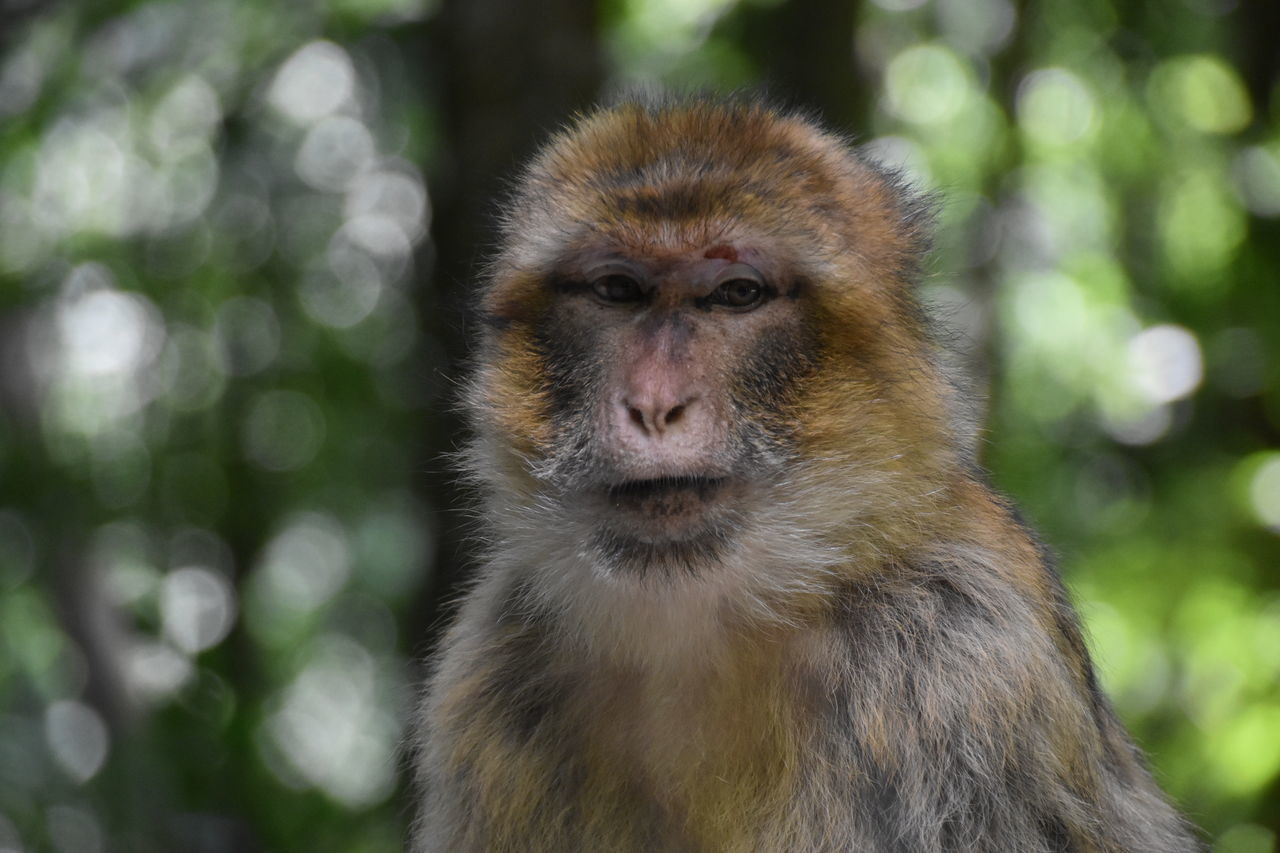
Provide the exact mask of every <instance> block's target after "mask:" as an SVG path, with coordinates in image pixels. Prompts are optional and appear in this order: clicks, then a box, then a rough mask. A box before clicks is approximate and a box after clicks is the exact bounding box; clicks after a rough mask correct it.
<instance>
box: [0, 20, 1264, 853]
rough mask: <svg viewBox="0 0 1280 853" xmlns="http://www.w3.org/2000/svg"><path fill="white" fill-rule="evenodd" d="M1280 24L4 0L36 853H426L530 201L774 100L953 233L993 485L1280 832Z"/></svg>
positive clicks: (1121, 658) (1160, 767)
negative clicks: (471, 539)
mask: <svg viewBox="0 0 1280 853" xmlns="http://www.w3.org/2000/svg"><path fill="white" fill-rule="evenodd" d="M1278 70H1280V4H1277V3H1275V2H1270V0H1166V2H1160V3H1151V2H1137V0H1043V2H1028V0H790V2H787V0H599V2H593V1H592V0H541V2H537V3H532V2H520V0H298V2H287V3H271V2H261V0H201V2H176V0H150V2H138V0H99V2H92V3H88V2H84V3H80V2H70V0H63V1H62V2H59V0H0V851H3V853H17V852H18V851H46V850H48V851H58V853H98V851H127V853H151V851H156V852H157V853H159V851H177V850H181V851H196V853H201V851H208V853H222V852H223V851H268V850H270V851H316V852H317V853H325V852H326V851H342V853H352V852H353V851H354V853H365V852H366V851H367V853H375V851H376V853H383V852H384V851H385V853H391V851H397V850H400V849H401V848H402V838H403V835H404V830H405V825H406V819H407V816H408V814H409V812H410V806H409V799H408V796H407V791H408V788H407V782H406V774H405V768H404V761H403V759H402V758H401V757H400V753H399V744H400V742H401V740H402V738H403V736H404V733H405V727H406V719H407V717H408V714H409V712H410V709H411V707H412V704H413V699H414V694H415V689H416V687H415V685H416V682H417V680H418V678H419V677H420V674H421V671H422V661H423V660H424V658H425V657H426V655H427V654H428V653H429V651H430V649H431V645H432V642H433V639H434V637H435V636H436V635H437V634H438V633H439V630H440V627H441V624H442V621H443V620H444V619H445V618H447V611H448V608H447V602H448V601H449V599H450V597H451V595H453V594H454V593H456V589H457V586H456V584H457V581H458V578H459V576H460V572H464V571H465V566H466V554H467V550H468V547H467V542H466V541H465V540H464V538H463V537H462V536H461V535H460V534H459V532H458V522H459V520H460V517H461V513H460V511H459V510H460V507H463V506H464V502H465V499H464V497H463V496H460V495H459V494H457V492H456V490H455V487H454V485H453V484H452V482H451V480H450V478H449V475H448V463H447V462H446V461H444V460H443V459H442V454H445V453H447V452H448V451H449V450H450V449H452V448H454V447H456V446H457V443H458V441H459V440H460V436H461V426H460V424H459V423H458V422H457V420H456V418H455V417H454V416H453V414H451V412H450V410H449V405H448V401H449V395H450V388H451V384H450V383H451V379H450V377H451V376H454V375H456V372H457V369H458V362H459V359H460V358H461V356H462V353H463V351H464V342H465V338H466V330H465V328H464V324H463V321H462V316H461V313H460V311H459V310H458V305H459V296H460V295H461V294H462V293H463V292H464V291H465V288H466V283H467V281H468V280H469V279H470V278H471V276H472V272H473V270H474V269H475V266H476V264H477V261H478V259H482V258H483V253H484V250H485V246H486V240H487V239H488V235H489V233H490V231H489V227H488V224H489V222H490V217H491V214H492V211H493V209H494V202H493V199H494V198H495V195H496V194H497V193H499V192H500V191H501V188H502V187H503V185H504V183H503V182H504V180H506V179H507V178H509V176H510V175H511V174H512V172H513V170H514V169H515V168H516V167H517V165H518V164H519V163H520V162H521V160H522V158H524V157H525V156H526V155H527V154H528V152H529V151H530V148H531V146H532V145H534V144H535V143H536V141H537V140H539V139H541V138H543V137H544V135H545V134H546V133H547V132H548V131H549V130H552V129H554V128H555V127H557V126H558V125H560V124H561V123H562V122H563V121H565V119H566V118H567V117H568V116H569V115H571V114H572V112H573V110H575V109H579V108H582V107H584V106H586V105H589V104H590V103H592V102H593V101H594V100H596V99H597V98H599V97H601V96H603V95H607V94H609V93H610V92H614V91H617V90H619V89H623V88H625V87H627V86H634V85H637V84H650V85H652V84H662V85H668V86H677V87H712V88H716V89H728V88H735V87H750V88H759V87H761V86H763V87H766V88H767V90H768V91H770V92H772V93H773V95H774V96H775V97H776V98H777V99H779V100H780V101H782V102H784V103H790V104H798V105H804V106H807V107H810V108H813V109H815V110H817V111H818V112H819V113H820V114H821V115H823V116H825V118H826V120H827V121H828V123H829V124H831V125H832V126H834V127H835V128H837V129H840V130H842V131H847V132H850V133H852V134H855V135H856V137H857V139H858V140H859V142H860V143H862V144H865V145H867V146H868V147H869V149H870V150H871V151H872V152H873V153H874V155H875V156H876V157H878V158H880V159H881V160H883V161H885V162H887V163H889V164H892V165H894V166H896V167H898V168H901V169H903V170H905V171H906V172H907V173H908V174H909V175H910V176H911V177H912V179H913V180H914V181H915V183H916V184H917V185H918V186H919V187H920V188H921V189H923V190H927V191H931V192H936V193H937V194H938V197H939V200H940V208H939V210H940V225H939V234H940V238H939V241H938V245H937V248H936V250H935V252H934V255H933V257H932V258H931V260H930V263H929V274H928V276H927V279H926V281H925V282H924V292H925V296H926V298H927V299H928V300H929V301H930V302H931V303H932V304H933V305H934V306H935V307H936V309H937V310H938V312H939V313H940V314H941V316H942V317H943V318H944V320H945V322H946V327H947V329H948V330H949V331H948V337H949V338H951V339H952V344H953V348H954V350H955V352H956V353H957V356H958V357H959V358H960V359H962V360H963V361H965V362H967V363H968V364H969V366H970V369H971V370H972V371H973V372H974V375H975V376H976V377H977V385H978V387H979V389H980V390H981V391H982V392H983V395H984V399H985V400H986V408H987V411H986V417H987V420H988V422H989V425H990V430H989V432H988V434H987V436H986V440H985V445H984V456H985V459H986V461H987V463H988V464H989V465H990V466H991V467H992V468H993V470H994V475H995V479H996V481H997V483H998V484H999V485H1000V487H1001V488H1003V489H1005V490H1006V491H1008V492H1009V493H1011V494H1012V495H1013V496H1014V497H1015V498H1016V499H1017V500H1018V501H1019V502H1020V503H1021V504H1022V506H1023V507H1024V509H1025V510H1026V511H1027V514H1028V515H1029V516H1030V518H1031V519H1032V520H1033V521H1034V523H1035V524H1036V525H1037V526H1038V527H1039V528H1040V529H1041V530H1042V531H1043V533H1044V535H1045V537H1046V539H1047V540H1048V541H1049V542H1050V543H1051V544H1052V545H1053V546H1054V547H1055V548H1056V549H1057V550H1058V551H1059V552H1060V553H1061V554H1063V561H1062V562H1063V570H1064V573H1065V575H1066V577H1067V581H1068V583H1069V584H1070V586H1071V587H1072V589H1073V590H1074V592H1075V594H1076V596H1077V597H1078V599H1079V601H1080V605H1081V608H1082V611H1083V614H1084V617H1085V620H1086V622H1087V626H1088V630H1089V633H1090V635H1091V640H1092V644H1093V647H1094V649H1095V651H1096V654H1097V657H1098V659H1099V663H1100V667H1101V671H1102V674H1103V678H1104V681H1105V683H1106V685H1107V687H1108V689H1109V690H1110V691H1111V693H1112V695H1113V696H1114V697H1115V699H1116V703H1117V705H1118V708H1119V711H1120V714H1121V716H1122V717H1123V718H1124V719H1125V720H1126V721H1127V722H1128V724H1129V725H1130V726H1131V727H1132V729H1133V731H1134V733H1135V734H1136V736H1137V738H1138V740H1139V741H1140V742H1141V743H1142V744H1143V745H1144V746H1145V747H1146V748H1147V749H1148V750H1149V751H1150V752H1151V754H1152V757H1153V762H1154V764H1155V766H1156V770H1157V773H1158V775H1159V777H1160V778H1161V780H1162V781H1163V782H1164V784H1165V785H1166V787H1167V788H1168V790H1169V791H1170V792H1171V794H1172V795H1173V796H1174V797H1175V798H1176V799H1177V800H1178V801H1179V803H1180V804H1181V805H1182V807H1183V808H1184V809H1185V810H1186V811H1187V812H1188V813H1189V814H1190V815H1191V816H1192V818H1193V819H1194V820H1195V821H1196V822H1197V823H1198V824H1200V825H1201V826H1202V827H1204V830H1205V832H1206V834H1207V836H1208V837H1209V838H1211V839H1212V840H1213V845H1214V849H1215V850H1217V851H1229V853H1263V851H1273V850H1276V849H1277V848H1276V839H1277V833H1278V832H1280V571H1277V566H1278V561H1280V538H1278V537H1280V449H1278V445H1280V275H1278V274H1277V272H1276V271H1277V270H1278V269H1280V117H1278V116H1280V110H1278V109H1277V108H1278V107H1280V87H1278V85H1277V81H1278V76H1277V75H1278Z"/></svg>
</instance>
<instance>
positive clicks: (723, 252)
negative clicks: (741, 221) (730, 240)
mask: <svg viewBox="0 0 1280 853" xmlns="http://www.w3.org/2000/svg"><path fill="white" fill-rule="evenodd" d="M702 257H704V258H707V259H709V260H710V259H712V258H719V259H720V260H722V261H729V262H730V263H735V264H736V263H737V262H738V250H737V249H735V248H733V247H732V246H726V245H723V244H722V245H719V246H712V247H711V248H710V249H707V251H706V252H704V253H703V254H702Z"/></svg>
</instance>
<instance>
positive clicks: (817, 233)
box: [504, 99, 920, 269]
mask: <svg viewBox="0 0 1280 853" xmlns="http://www.w3.org/2000/svg"><path fill="white" fill-rule="evenodd" d="M916 205H917V203H916V202H915V200H914V197H913V196H912V195H911V194H910V193H908V192H907V191H905V190H904V189H903V188H902V187H901V186H900V185H898V184H897V183H896V182H895V181H894V180H893V179H892V178H891V177H890V176H887V175H886V174H884V173H883V172H881V171H879V170H877V169H875V168H873V167H872V166H870V165H868V164H867V163H865V162H863V161H861V160H860V159H859V158H858V157H857V156H856V155H855V154H854V153H853V152H852V151H851V150H850V148H849V147H848V145H847V144H846V143H845V141H844V140H841V139H840V138H839V137H836V136H834V135H833V134H830V133H828V132H826V131H824V130H822V129H821V128H820V127H818V126H817V125H816V124H814V123H812V122H810V121H807V120H805V119H802V118H799V117H796V116H793V115H787V114H784V113H780V112H778V111H775V110H772V109H770V108H768V107H766V106H764V105H761V104H758V103H752V102H723V101H712V100H705V99H695V100H683V101H678V102H664V103H656V104H652V103H650V104H644V103H625V104H622V105H620V106H617V107H613V108H609V109H603V110H600V111H597V112H595V113H592V114H590V115H587V116H585V117H583V118H581V119H579V120H578V121H577V122H576V123H575V124H574V125H573V126H571V127H570V128H569V129H567V130H566V131H564V132H562V133H561V134H559V135H558V136H556V137H555V138H553V139H552V140H551V142H550V143H549V144H548V145H547V146H546V147H545V148H544V149H543V151H542V152H541V153H540V154H539V155H538V156H537V157H536V158H535V159H534V161H533V163H532V164H531V166H530V168H529V169H528V171H527V172H526V174H525V176H524V179H523V181H522V182H521V184H520V185H519V187H518V188H517V192H516V195H515V198H514V199H513V203H512V204H511V205H510V207H509V208H508V212H507V217H506V220H505V226H504V232H505V238H506V239H505V240H504V245H505V247H506V249H507V258H508V260H510V261H512V262H514V263H515V264H516V265H517V266H519V267H520V268H522V269H530V268H533V267H536V266H540V265H543V264H545V263H548V262H550V261H551V260H552V259H553V256H554V255H555V253H556V252H557V251H563V249H564V247H566V246H567V245H570V244H580V243H582V242H584V241H594V242H596V243H599V244H605V245H607V244H610V243H612V244H614V245H616V246H618V247H620V248H624V249H626V248H636V249H641V250H644V251H685V250H690V249H697V248H698V247H700V246H706V245H709V244H714V243H716V242H724V241H730V242H731V241H733V240H734V239H737V238H742V239H750V238H751V237H752V235H754V236H755V237H757V238H761V237H764V238H767V239H768V240H771V241H773V242H774V243H775V244H778V245H786V246H787V247H789V248H790V249H791V250H792V251H794V252H795V253H797V254H799V255H803V256H806V257H809V258H813V259H818V256H821V260H822V261H824V263H829V262H834V261H837V260H838V258H837V257H835V256H837V255H839V254H841V253H849V254H856V255H863V256H864V258H863V259H864V260H865V259H866V258H865V255H866V253H868V252H872V251H885V250H889V251H891V252H893V253H895V254H897V253H900V252H903V251H909V250H910V246H909V245H908V244H914V243H915V242H917V238H918V237H919V236H920V235H919V234H918V233H917V232H918V228H917V225H916V224H915V220H917V219H919V217H918V216H917V215H916V211H915V210H914V208H915V207H916Z"/></svg>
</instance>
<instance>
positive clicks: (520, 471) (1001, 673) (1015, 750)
mask: <svg viewBox="0 0 1280 853" xmlns="http://www.w3.org/2000/svg"><path fill="white" fill-rule="evenodd" d="M930 207H931V202H929V201H927V200H922V198H921V197H920V196H919V195H917V194H916V193H915V192H913V191H912V190H911V189H909V188H908V187H907V186H906V184H905V182H904V180H903V179H902V178H901V177H900V176H898V175H897V174H896V173H894V172H893V171H891V170H889V169H886V168H884V167H881V166H879V165H877V164H875V163H873V162H870V161H869V160H868V159H866V158H865V157H864V156H863V155H862V154H860V153H859V152H858V151H857V149H856V148H854V147H853V146H852V145H851V144H850V143H849V142H847V141H846V140H845V139H844V138H843V137H841V136H839V135H837V134H835V133H833V132H831V131H828V130H826V129H824V128H823V127H822V126H821V125H819V124H818V123H817V122H816V121H814V120H812V119H811V118H809V117H807V116H806V115H804V114H801V113H798V112H795V111H788V110H783V109H778V108H776V107H773V106H771V105H770V104H768V103H766V102H763V101H761V100H757V99H753V98H750V97H744V98H733V97H707V96H681V97H675V96H663V97H654V98H649V99H631V100H623V101H621V102H619V103H617V104H616V105H614V106H609V107H602V108H598V109H597V110H596V111H594V112H591V113H587V114H585V115H583V116H580V117H579V118H577V119H576V120H575V121H574V122H573V123H572V124H571V125H570V126H569V127H568V128H567V129H565V130H563V131H561V132H560V133H559V134H557V135H555V136H554V137H553V138H552V139H551V141H550V142H549V143H548V144H547V145H546V146H545V148H543V149H542V150H541V152H540V153H538V154H537V155H536V156H535V157H534V159H533V160H532V162H531V163H530V164H529V165H528V166H527V167H526V169H525V171H524V173H523V175H522V177H521V178H520V179H519V182H518V185H517V186H516V187H515V188H514V190H513V192H512V195H511V198H510V199H509V200H508V201H507V202H506V205H505V213H504V215H503V218H502V221H501V223H500V225H499V226H498V230H499V237H500V239H499V241H498V244H497V246H496V249H495V253H494V255H493V257H492V258H491V260H490V262H489V265H488V267H487V268H486V270H485V272H484V275H483V280H482V282H481V285H480V286H479V287H478V289H477V293H476V294H475V300H476V303H475V311H476V317H477V323H476V325H477V326H478V327H479V336H478V337H479V341H478V343H477V344H476V355H475V359H474V364H473V365H472V372H471V375H470V377H469V378H468V380H467V385H466V390H465V391H464V393H463V396H464V400H463V402H462V405H463V406H464V408H465V411H466V412H467V414H468V416H469V418H470V423H471V428H472V431H473V435H472V437H471V439H470V444H469V445H468V447H467V449H466V450H465V451H463V464H462V468H463V473H464V476H466V477H467V478H468V479H469V482H470V483H471V484H472V485H473V486H474V488H475V490H476V493H477V495H478V501H479V503H480V509H479V512H478V515H479V518H480V521H479V526H478V531H479V534H480V536H481V537H482V538H483V541H484V554H483V555H482V557H481V559H480V560H479V565H478V570H477V574H476V576H475V578H474V579H473V581H472V584H471V586H470V587H469V588H468V590H467V591H466V592H465V594H464V596H463V597H462V600H461V603H460V605H459V611H458V613H457V615H456V621H455V622H454V623H453V625H452V627H451V628H450V629H449V631H448V632H447V635H446V637H445V639H444V640H443V642H442V651H441V653H440V655H439V657H438V658H437V660H436V661H435V663H434V667H433V670H432V672H431V674H430V676H429V678H428V680H427V685H426V688H425V690H424V694H423V698H422V701H421V706H420V711H419V717H418V722H417V724H416V734H415V735H414V737H415V747H414V758H413V762H414V767H415V773H416V782H417V789H418V791H419V794H418V800H417V803H416V806H417V808H416V816H415V819H414V826H413V828H412V830H411V832H412V842H411V844H412V849H413V850H414V851H415V853H428V851H495V852H502V851H547V852H548V853H551V851H555V852H556V853H561V851H689V853H693V851H731V852H732V853H739V851H741V852H742V853H745V851H798V853H810V852H811V851H813V852H814V853H817V852H818V851H821V853H826V851H832V853H834V851H868V852H869V853H881V852H882V851H883V853H888V851H904V853H905V851H913V852H914V851H961V850H963V851H970V850H974V851H1018V853H1066V851H1072V853H1119V851H1126V853H1129V852H1132V853H1137V851H1144V853H1156V851H1159V852H1160V853H1169V851H1191V850H1198V849H1201V847H1200V845H1199V842H1198V840H1197V837H1196V833H1195V830H1194V829H1193V828H1192V827H1191V826H1190V825H1189V823H1188V822H1186V821H1185V820H1184V819H1183V818H1182V817H1181V816H1180V815H1179V813H1178V812H1177V811H1176V810H1175V809H1174V808H1173V807H1172V806H1171V805H1170V803H1169V802H1168V800H1167V799H1166V798H1165V796H1164V794H1163V793H1162V792H1161V790H1160V789H1159V787H1158V786H1157V784H1156V782H1155V781H1154V780H1153V777H1152V775H1151V773H1150V771H1149V770H1148V769H1147V766H1146V763H1145V758H1144V756H1143V755H1142V754H1141V752H1140V751H1139V749H1138V748H1137V747H1136V746H1135V744H1134V742H1133V741H1132V740H1131V739H1130V737H1129V735H1128V733H1127V732H1126V730H1125V729H1124V727H1123V726H1122V724H1121V723H1120V722H1119V720H1118V718H1117V717H1116V715H1115V713H1114V712H1113V710H1112V708H1111V705H1110V703H1109V701H1108V699H1107V698H1106V697H1105V695H1104V694H1103V692H1102V691H1101V689H1100V687H1099V684H1098V679H1097V676H1096V674H1095V671H1094V668H1093V665H1092V663H1091V660H1090V655H1089V652H1088V650H1087V648H1086V645H1085V641H1084V639H1083V635H1082V629H1081V626H1080V624H1079V621H1078V618H1077V616H1076V613H1075V611H1074V609H1073V607H1072V605H1071V603H1070V601H1069V599H1068V596H1067V593H1066V592H1065V589H1064V586H1063V584H1062V583H1061V582H1060V580H1059V578H1058V575H1057V573H1056V569H1055V568H1054V567H1053V566H1052V564H1051V560H1050V558H1049V555H1048V553H1047V551H1046V549H1045V548H1044V547H1042V546H1041V545H1040V544H1039V542H1038V540H1037V539H1036V538H1035V536H1034V535H1033V533H1032V532H1031V531H1030V530H1029V529H1028V527H1027V526H1026V525H1025V524H1024V523H1023V522H1022V521H1021V520H1020V516H1019V515H1018V514H1017V512H1016V510H1015V509H1014V507H1013V506H1012V505H1011V504H1010V503H1009V502H1008V501H1007V500H1006V499H1005V498H1004V497H1002V496H1001V495H1000V494H998V493H997V492H996V491H995V490H993V488H992V487H991V486H990V485H988V481H987V475H986V474H985V472H984V471H983V470H982V469H981V468H980V467H979V465H978V463H977V462H976V461H975V454H974V453H973V452H972V447H973V445H974V442H973V440H972V438H973V437H972V435H970V434H969V433H971V432H972V431H973V429H974V428H973V427H972V426H966V423H967V421H966V420H965V418H964V417H963V416H961V414H960V413H961V412H962V411H963V409H964V405H965V400H964V399H962V396H963V395H962V394H961V393H960V392H958V391H956V387H957V386H956V384H955V383H954V382H953V381H952V380H951V379H949V378H948V375H947V372H946V371H945V370H944V369H943V368H942V367H940V366H939V365H940V364H941V363H942V362H941V360H940V357H939V352H938V351H939V346H938V344H937V343H935V338H936V337H937V336H936V335H935V334H934V333H933V332H931V324H930V321H929V320H928V318H927V317H926V316H925V314H924V312H923V311H922V309H921V307H920V302H919V300H918V298H917V296H916V295H915V293H914V289H915V285H916V284H917V283H918V281H919V279H920V277H921V274H922V273H921V270H922V265H923V260H922V259H923V257H924V253H925V252H926V251H927V247H928V241H929V236H930V230H931V212H930Z"/></svg>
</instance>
